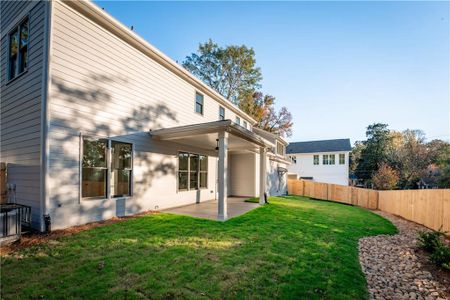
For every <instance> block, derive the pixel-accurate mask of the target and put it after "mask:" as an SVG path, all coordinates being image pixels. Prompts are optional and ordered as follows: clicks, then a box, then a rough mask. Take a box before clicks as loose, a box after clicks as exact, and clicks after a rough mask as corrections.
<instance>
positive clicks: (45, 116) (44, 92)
mask: <svg viewBox="0 0 450 300" xmlns="http://www.w3.org/2000/svg"><path fill="white" fill-rule="evenodd" d="M52 4H53V2H52V1H46V2H45V6H46V7H45V36H44V53H43V54H44V61H43V66H42V69H43V71H42V87H41V159H40V160H41V172H40V173H41V176H40V188H41V193H40V231H41V232H42V231H45V227H47V226H45V223H47V222H48V220H49V219H48V218H49V216H48V211H47V207H48V203H49V193H48V177H49V176H48V169H49V160H48V155H49V143H48V129H49V124H50V122H49V111H48V102H49V101H48V100H49V99H48V98H49V91H50V83H51V82H50V57H51V56H50V50H51V28H52V11H53V10H52ZM46 220H47V222H46Z"/></svg>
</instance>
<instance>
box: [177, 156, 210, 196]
mask: <svg viewBox="0 0 450 300" xmlns="http://www.w3.org/2000/svg"><path fill="white" fill-rule="evenodd" d="M207 187H208V157H207V156H205V155H198V154H192V153H185V152H180V153H179V154H178V190H180V191H187V190H197V189H201V188H207Z"/></svg>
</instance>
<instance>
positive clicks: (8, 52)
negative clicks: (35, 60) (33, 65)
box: [6, 13, 31, 85]
mask: <svg viewBox="0 0 450 300" xmlns="http://www.w3.org/2000/svg"><path fill="white" fill-rule="evenodd" d="M26 19H28V44H27V61H28V65H27V67H26V68H24V69H23V71H22V72H20V73H18V74H17V75H16V76H15V77H13V78H11V72H10V68H11V63H10V58H11V33H13V32H14V31H15V30H17V33H18V35H19V47H18V48H17V64H19V62H20V55H19V52H20V27H21V25H22V23H24V21H25V20H26ZM30 32H31V23H30V13H27V14H25V15H24V16H23V17H22V18H21V19H20V20H19V21H18V22H17V23H16V24H15V25H14V26H12V27H11V28H10V29H9V31H8V33H7V34H6V37H7V39H8V42H7V47H8V49H7V54H8V56H7V57H6V59H7V69H6V85H7V84H9V83H11V82H13V81H14V80H16V79H17V78H19V77H21V76H22V75H23V74H26V73H27V72H28V68H29V65H30V60H29V58H30V36H31V35H30ZM18 70H19V69H18Z"/></svg>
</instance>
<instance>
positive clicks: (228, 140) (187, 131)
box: [150, 120, 275, 221]
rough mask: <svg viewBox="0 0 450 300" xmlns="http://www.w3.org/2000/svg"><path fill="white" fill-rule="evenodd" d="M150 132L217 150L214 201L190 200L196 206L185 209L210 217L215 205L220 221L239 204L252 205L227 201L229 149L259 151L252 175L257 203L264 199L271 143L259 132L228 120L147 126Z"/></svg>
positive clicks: (158, 138) (156, 135)
mask: <svg viewBox="0 0 450 300" xmlns="http://www.w3.org/2000/svg"><path fill="white" fill-rule="evenodd" d="M150 135H151V137H152V138H153V139H156V140H160V141H172V142H176V143H178V144H185V145H195V147H197V148H199V149H204V150H205V152H211V151H212V150H214V151H216V153H217V154H216V155H217V157H218V172H217V173H218V174H217V177H218V184H217V194H218V196H217V201H211V202H204V203H200V204H193V205H194V206H197V207H196V208H193V207H187V208H185V210H186V211H191V212H196V213H199V212H200V211H201V210H202V209H204V210H205V213H202V214H203V215H205V216H210V217H208V218H212V215H211V208H212V207H215V208H216V209H217V210H216V212H217V214H216V215H215V218H214V219H217V220H222V221H224V220H227V219H228V218H230V217H232V216H233V215H232V214H234V215H235V214H237V213H239V211H241V210H242V209H243V207H249V208H250V209H252V208H254V207H251V205H250V204H251V203H243V202H242V201H236V200H234V199H233V200H231V199H230V201H228V200H229V199H228V195H229V191H228V185H229V184H228V181H229V180H230V173H229V171H230V170H229V169H228V166H229V163H228V157H229V154H230V153H256V154H259V163H258V165H259V168H258V172H259V174H255V176H256V175H259V193H258V194H259V204H260V205H263V204H264V203H265V193H266V180H267V171H266V168H267V167H266V160H267V150H268V148H269V147H274V146H275V145H273V144H272V143H270V142H269V141H267V140H266V139H263V138H262V137H261V136H260V135H258V134H256V133H254V132H252V131H250V130H248V129H245V128H244V127H242V126H240V125H237V124H235V123H233V122H232V121H231V120H222V121H215V122H207V123H200V124H194V125H186V126H177V127H172V128H164V129H158V130H151V131H150ZM236 196H241V195H236ZM238 199H239V198H238ZM235 201H236V202H235ZM229 202H230V203H229ZM243 204H244V205H243ZM250 209H248V210H250ZM174 210H175V211H183V209H182V208H176V209H174ZM248 210H247V211H248Z"/></svg>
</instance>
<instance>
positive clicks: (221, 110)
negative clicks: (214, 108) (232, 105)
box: [219, 106, 225, 120]
mask: <svg viewBox="0 0 450 300" xmlns="http://www.w3.org/2000/svg"><path fill="white" fill-rule="evenodd" d="M219 120H225V108H223V107H222V106H219Z"/></svg>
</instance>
